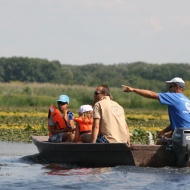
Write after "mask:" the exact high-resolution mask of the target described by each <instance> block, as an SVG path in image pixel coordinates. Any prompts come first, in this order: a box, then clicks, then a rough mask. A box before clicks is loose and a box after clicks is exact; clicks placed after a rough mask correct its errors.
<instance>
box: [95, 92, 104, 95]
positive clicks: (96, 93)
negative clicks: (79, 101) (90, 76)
mask: <svg viewBox="0 0 190 190" xmlns="http://www.w3.org/2000/svg"><path fill="white" fill-rule="evenodd" d="M98 94H103V93H102V92H96V91H95V92H94V95H98Z"/></svg>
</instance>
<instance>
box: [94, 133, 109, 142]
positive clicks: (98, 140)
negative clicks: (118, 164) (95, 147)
mask: <svg viewBox="0 0 190 190" xmlns="http://www.w3.org/2000/svg"><path fill="white" fill-rule="evenodd" d="M96 143H109V142H108V140H107V139H106V138H105V137H104V136H103V135H102V134H98V136H97V139H96Z"/></svg>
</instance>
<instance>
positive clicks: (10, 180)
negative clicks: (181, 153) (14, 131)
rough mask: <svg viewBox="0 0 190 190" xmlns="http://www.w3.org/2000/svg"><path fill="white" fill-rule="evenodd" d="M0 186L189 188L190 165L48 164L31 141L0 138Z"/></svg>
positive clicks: (12, 189)
mask: <svg viewBox="0 0 190 190" xmlns="http://www.w3.org/2000/svg"><path fill="white" fill-rule="evenodd" d="M0 189H1V190H17V189H18V190H26V189H27V190H28V189H51V190H52V189H55V190H59V189H90V190H91V189H92V190H97V189H98V190H100V189H109V190H110V189H114V190H122V189H130V190H133V189H134V190H139V189H145V190H149V189H150V190H152V189H154V190H160V189H167V190H170V189H172V190H186V189H190V168H171V167H164V168H148V167H146V168H142V167H135V166H117V167H103V168H80V167H77V166H73V165H65V164H48V163H46V162H45V161H44V160H43V159H39V156H38V150H37V148H36V147H35V145H34V144H27V143H9V142H2V141H0Z"/></svg>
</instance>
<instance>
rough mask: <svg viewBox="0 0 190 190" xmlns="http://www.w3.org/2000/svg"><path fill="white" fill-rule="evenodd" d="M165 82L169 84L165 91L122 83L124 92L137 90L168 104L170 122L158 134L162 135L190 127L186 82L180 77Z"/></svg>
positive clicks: (142, 94)
mask: <svg viewBox="0 0 190 190" xmlns="http://www.w3.org/2000/svg"><path fill="white" fill-rule="evenodd" d="M165 82H166V84H167V86H168V92H165V93H155V92H152V91H149V90H143V89H137V88H132V87H130V86H124V85H122V86H123V91H124V92H135V93H136V94H139V95H141V96H144V97H146V98H152V99H155V100H159V101H160V103H161V104H165V105H168V114H169V119H170V124H169V126H167V127H166V128H165V129H164V130H162V131H160V132H159V134H158V136H162V135H164V134H165V133H167V132H169V131H172V133H173V131H174V130H175V129H176V128H181V127H185V128H190V100H189V99H188V98H187V97H186V96H185V95H184V94H183V89H184V87H185V82H184V81H183V79H181V78H179V77H175V78H173V79H172V80H170V81H165Z"/></svg>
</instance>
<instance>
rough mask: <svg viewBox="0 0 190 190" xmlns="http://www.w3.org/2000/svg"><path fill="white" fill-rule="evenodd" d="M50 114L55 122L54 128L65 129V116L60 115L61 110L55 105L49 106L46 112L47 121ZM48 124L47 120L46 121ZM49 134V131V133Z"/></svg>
mask: <svg viewBox="0 0 190 190" xmlns="http://www.w3.org/2000/svg"><path fill="white" fill-rule="evenodd" d="M50 115H51V116H52V119H53V122H54V123H55V124H56V126H55V129H65V128H66V126H67V122H66V120H65V118H63V117H62V115H61V112H60V111H59V110H58V109H57V108H56V107H55V106H53V105H52V106H50V108H49V113H48V121H49V119H50ZM48 124H49V122H48ZM48 130H49V131H50V126H49V125H48ZM49 135H51V133H50V134H49Z"/></svg>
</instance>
